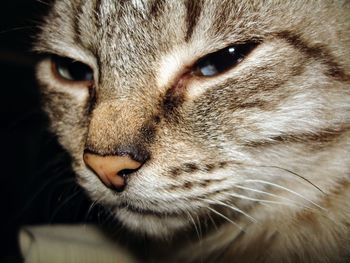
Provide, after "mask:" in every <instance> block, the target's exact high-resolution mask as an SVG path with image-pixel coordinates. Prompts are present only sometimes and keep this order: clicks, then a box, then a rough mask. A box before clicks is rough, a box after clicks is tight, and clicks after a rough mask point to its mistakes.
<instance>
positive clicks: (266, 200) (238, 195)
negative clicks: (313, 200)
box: [226, 193, 311, 208]
mask: <svg viewBox="0 0 350 263" xmlns="http://www.w3.org/2000/svg"><path fill="white" fill-rule="evenodd" d="M226 194H227V195H229V196H232V197H236V198H239V199H244V200H249V201H254V202H260V203H264V204H277V205H287V206H292V205H294V206H296V207H304V208H311V207H309V206H306V205H304V204H300V203H298V202H295V201H293V200H290V199H288V203H286V202H280V201H273V200H268V199H259V198H253V197H249V196H245V195H240V194H233V193H226Z"/></svg>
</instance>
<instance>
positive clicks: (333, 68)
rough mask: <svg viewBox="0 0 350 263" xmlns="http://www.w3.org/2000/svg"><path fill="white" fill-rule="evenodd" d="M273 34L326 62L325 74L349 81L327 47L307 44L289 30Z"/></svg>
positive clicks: (348, 77) (306, 53)
mask: <svg viewBox="0 0 350 263" xmlns="http://www.w3.org/2000/svg"><path fill="white" fill-rule="evenodd" d="M275 35H276V37H278V38H281V39H284V40H285V41H287V42H288V43H289V44H290V45H292V46H294V47H295V48H297V49H298V50H300V51H301V52H303V53H304V54H305V55H307V56H309V57H312V58H314V59H316V60H318V61H320V60H321V61H322V63H323V64H326V65H327V67H328V71H327V72H325V74H326V75H327V76H329V77H332V78H334V79H336V80H340V81H350V76H349V75H347V74H346V73H345V72H344V71H343V70H342V68H341V66H340V65H339V64H338V63H337V62H336V59H335V58H334V57H333V56H332V55H331V52H330V51H329V50H328V49H327V47H325V46H322V45H320V44H318V45H315V46H310V45H307V44H306V43H305V42H304V41H303V40H302V38H301V37H300V36H298V35H297V34H295V33H292V32H289V31H282V32H278V33H276V34H275Z"/></svg>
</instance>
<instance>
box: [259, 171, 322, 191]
mask: <svg viewBox="0 0 350 263" xmlns="http://www.w3.org/2000/svg"><path fill="white" fill-rule="evenodd" d="M260 167H265V168H275V169H280V170H282V171H285V172H288V173H290V174H293V175H295V176H297V177H299V178H300V179H302V180H304V181H305V182H307V183H309V184H311V185H312V186H313V187H315V188H316V189H317V190H319V191H320V192H321V193H323V194H325V192H324V191H323V190H322V189H321V188H320V187H318V186H317V185H315V184H314V183H313V182H311V181H310V180H309V179H307V178H305V177H303V176H301V175H300V174H297V173H296V172H293V171H291V170H289V169H286V168H283V167H279V166H275V165H262V166H260Z"/></svg>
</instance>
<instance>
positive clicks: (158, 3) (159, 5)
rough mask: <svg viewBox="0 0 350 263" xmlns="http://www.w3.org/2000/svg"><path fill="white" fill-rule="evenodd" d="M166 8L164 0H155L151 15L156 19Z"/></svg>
mask: <svg viewBox="0 0 350 263" xmlns="http://www.w3.org/2000/svg"><path fill="white" fill-rule="evenodd" d="M164 9H165V1H164V0H154V1H153V3H152V5H151V8H150V11H149V13H150V16H151V17H152V18H154V19H155V18H157V17H159V16H160V15H161V14H162V12H163V11H164Z"/></svg>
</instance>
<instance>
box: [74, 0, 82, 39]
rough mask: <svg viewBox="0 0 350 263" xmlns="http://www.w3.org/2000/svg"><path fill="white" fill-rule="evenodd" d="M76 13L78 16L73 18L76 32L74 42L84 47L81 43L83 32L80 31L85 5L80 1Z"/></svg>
mask: <svg viewBox="0 0 350 263" xmlns="http://www.w3.org/2000/svg"><path fill="white" fill-rule="evenodd" d="M75 12H76V14H77V15H75V16H74V18H73V21H72V22H73V30H74V41H75V42H76V43H79V44H80V45H82V41H81V30H80V18H81V14H82V13H83V4H82V2H81V1H79V2H78V3H77V4H76V6H75Z"/></svg>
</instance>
